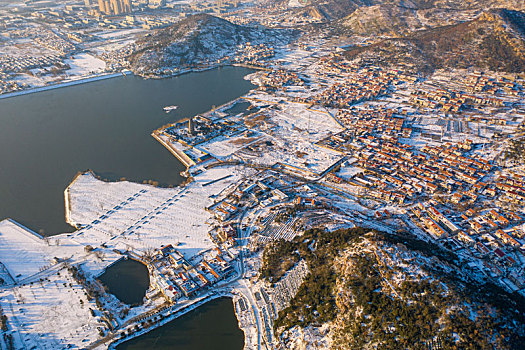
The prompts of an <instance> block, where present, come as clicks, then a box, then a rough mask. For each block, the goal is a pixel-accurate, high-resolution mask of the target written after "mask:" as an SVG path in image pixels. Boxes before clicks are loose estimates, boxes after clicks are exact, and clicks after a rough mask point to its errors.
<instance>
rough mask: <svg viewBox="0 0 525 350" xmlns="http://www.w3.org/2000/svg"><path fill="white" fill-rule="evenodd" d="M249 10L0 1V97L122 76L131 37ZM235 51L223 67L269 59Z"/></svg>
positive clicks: (196, 4) (167, 3)
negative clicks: (200, 16) (203, 16)
mask: <svg viewBox="0 0 525 350" xmlns="http://www.w3.org/2000/svg"><path fill="white" fill-rule="evenodd" d="M251 7H253V2H251V1H238V0H220V1H217V0H209V1H176V0H138V1H131V0H100V1H98V0H67V1H57V2H52V1H22V0H21V1H9V2H4V3H2V4H0V33H1V34H0V94H3V93H10V92H17V91H21V90H28V89H31V88H38V87H46V86H48V85H56V84H59V83H66V82H69V81H77V80H80V79H88V78H93V77H98V76H104V75H109V74H111V73H113V74H114V73H120V72H121V71H123V70H124V71H126V69H128V68H129V62H127V60H126V58H127V57H128V56H129V54H130V53H131V52H133V50H134V42H135V40H136V39H137V38H139V37H142V36H144V35H147V34H148V33H151V31H153V30H155V29H159V28H163V27H166V26H168V25H170V24H173V23H176V22H178V21H180V20H182V19H184V18H186V17H187V16H189V15H192V14H195V13H210V14H214V15H225V14H230V13H231V15H232V16H234V17H235V16H236V14H235V13H236V11H237V10H239V9H241V8H251ZM228 16H229V15H228ZM239 50H240V54H239V55H238V56H239V57H237V58H235V59H233V57H231V62H227V63H245V64H254V63H256V60H257V56H258V55H261V57H262V56H266V57H270V56H271V50H270V48H266V49H264V50H263V51H264V52H259V53H258V51H261V50H260V49H259V48H252V49H250V48H248V49H247V48H240V49H239ZM214 64H217V62H214ZM179 68H185V67H179ZM186 68H188V67H186ZM179 70H180V69H179ZM179 70H177V71H179ZM182 70H183V71H184V69H182Z"/></svg>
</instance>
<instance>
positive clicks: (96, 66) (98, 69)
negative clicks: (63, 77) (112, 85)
mask: <svg viewBox="0 0 525 350" xmlns="http://www.w3.org/2000/svg"><path fill="white" fill-rule="evenodd" d="M64 63H66V64H68V65H69V66H70V67H71V69H68V70H67V74H68V75H75V76H83V75H89V74H97V73H102V72H104V69H106V62H104V61H102V60H101V59H98V58H96V57H95V56H92V55H90V54H88V53H85V52H83V53H80V54H78V55H75V56H73V57H72V58H70V59H67V60H65V61H64Z"/></svg>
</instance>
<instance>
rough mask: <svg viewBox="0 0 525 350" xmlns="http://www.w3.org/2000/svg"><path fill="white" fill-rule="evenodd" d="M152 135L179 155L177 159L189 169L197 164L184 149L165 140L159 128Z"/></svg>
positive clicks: (176, 155)
mask: <svg viewBox="0 0 525 350" xmlns="http://www.w3.org/2000/svg"><path fill="white" fill-rule="evenodd" d="M151 136H153V138H155V140H157V141H159V142H160V143H161V144H162V145H163V146H164V147H166V149H167V150H168V151H170V153H171V154H173V155H174V156H175V157H177V159H178V160H179V161H180V162H181V163H182V164H184V166H185V167H186V168H187V169H189V168H190V167H191V166H192V165H195V162H194V161H193V160H192V159H191V158H190V157H188V156H187V155H186V154H185V153H184V152H183V151H182V150H179V149H177V148H176V147H175V145H174V144H172V143H170V142H167V141H166V140H164V138H163V137H162V135H161V133H160V131H159V130H155V131H154V132H153V133H152V134H151Z"/></svg>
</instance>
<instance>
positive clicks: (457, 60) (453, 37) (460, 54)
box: [345, 9, 525, 72]
mask: <svg viewBox="0 0 525 350" xmlns="http://www.w3.org/2000/svg"><path fill="white" fill-rule="evenodd" d="M524 32H525V13H523V12H519V11H511V10H503V9H500V10H493V11H490V12H484V13H483V14H482V15H480V16H479V17H478V18H476V19H475V20H472V21H467V22H464V23H460V24H456V25H449V26H442V27H438V28H433V29H429V30H423V31H419V32H415V33H412V34H409V35H407V36H404V37H402V38H396V39H386V40H382V41H380V42H378V43H376V44H373V45H370V46H365V47H354V48H352V49H349V50H348V51H347V52H346V53H345V55H346V57H347V58H348V59H351V60H353V59H360V60H364V61H368V62H370V63H374V64H381V65H385V64H386V65H388V64H397V65H399V64H406V65H408V66H411V67H412V68H414V69H417V70H421V71H423V72H430V71H432V70H434V69H438V68H444V67H455V68H467V67H479V68H488V69H491V70H495V71H507V72H523V71H525V40H524V38H525V35H524Z"/></svg>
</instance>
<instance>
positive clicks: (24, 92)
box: [0, 70, 134, 100]
mask: <svg viewBox="0 0 525 350" xmlns="http://www.w3.org/2000/svg"><path fill="white" fill-rule="evenodd" d="M128 75H134V74H133V72H131V71H127V70H124V71H122V72H118V73H102V74H98V75H97V74H96V75H91V76H88V77H85V78H80V79H74V80H68V81H63V82H60V83H56V84H51V85H44V86H40V87H34V88H30V89H27V90H21V91H15V92H8V93H6V94H0V100H2V99H5V98H11V97H17V96H23V95H29V94H33V93H37V92H42V91H48V90H54V89H59V88H63V87H68V86H75V85H80V84H85V83H91V82H94V81H99V80H105V79H111V78H117V77H120V76H128Z"/></svg>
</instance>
